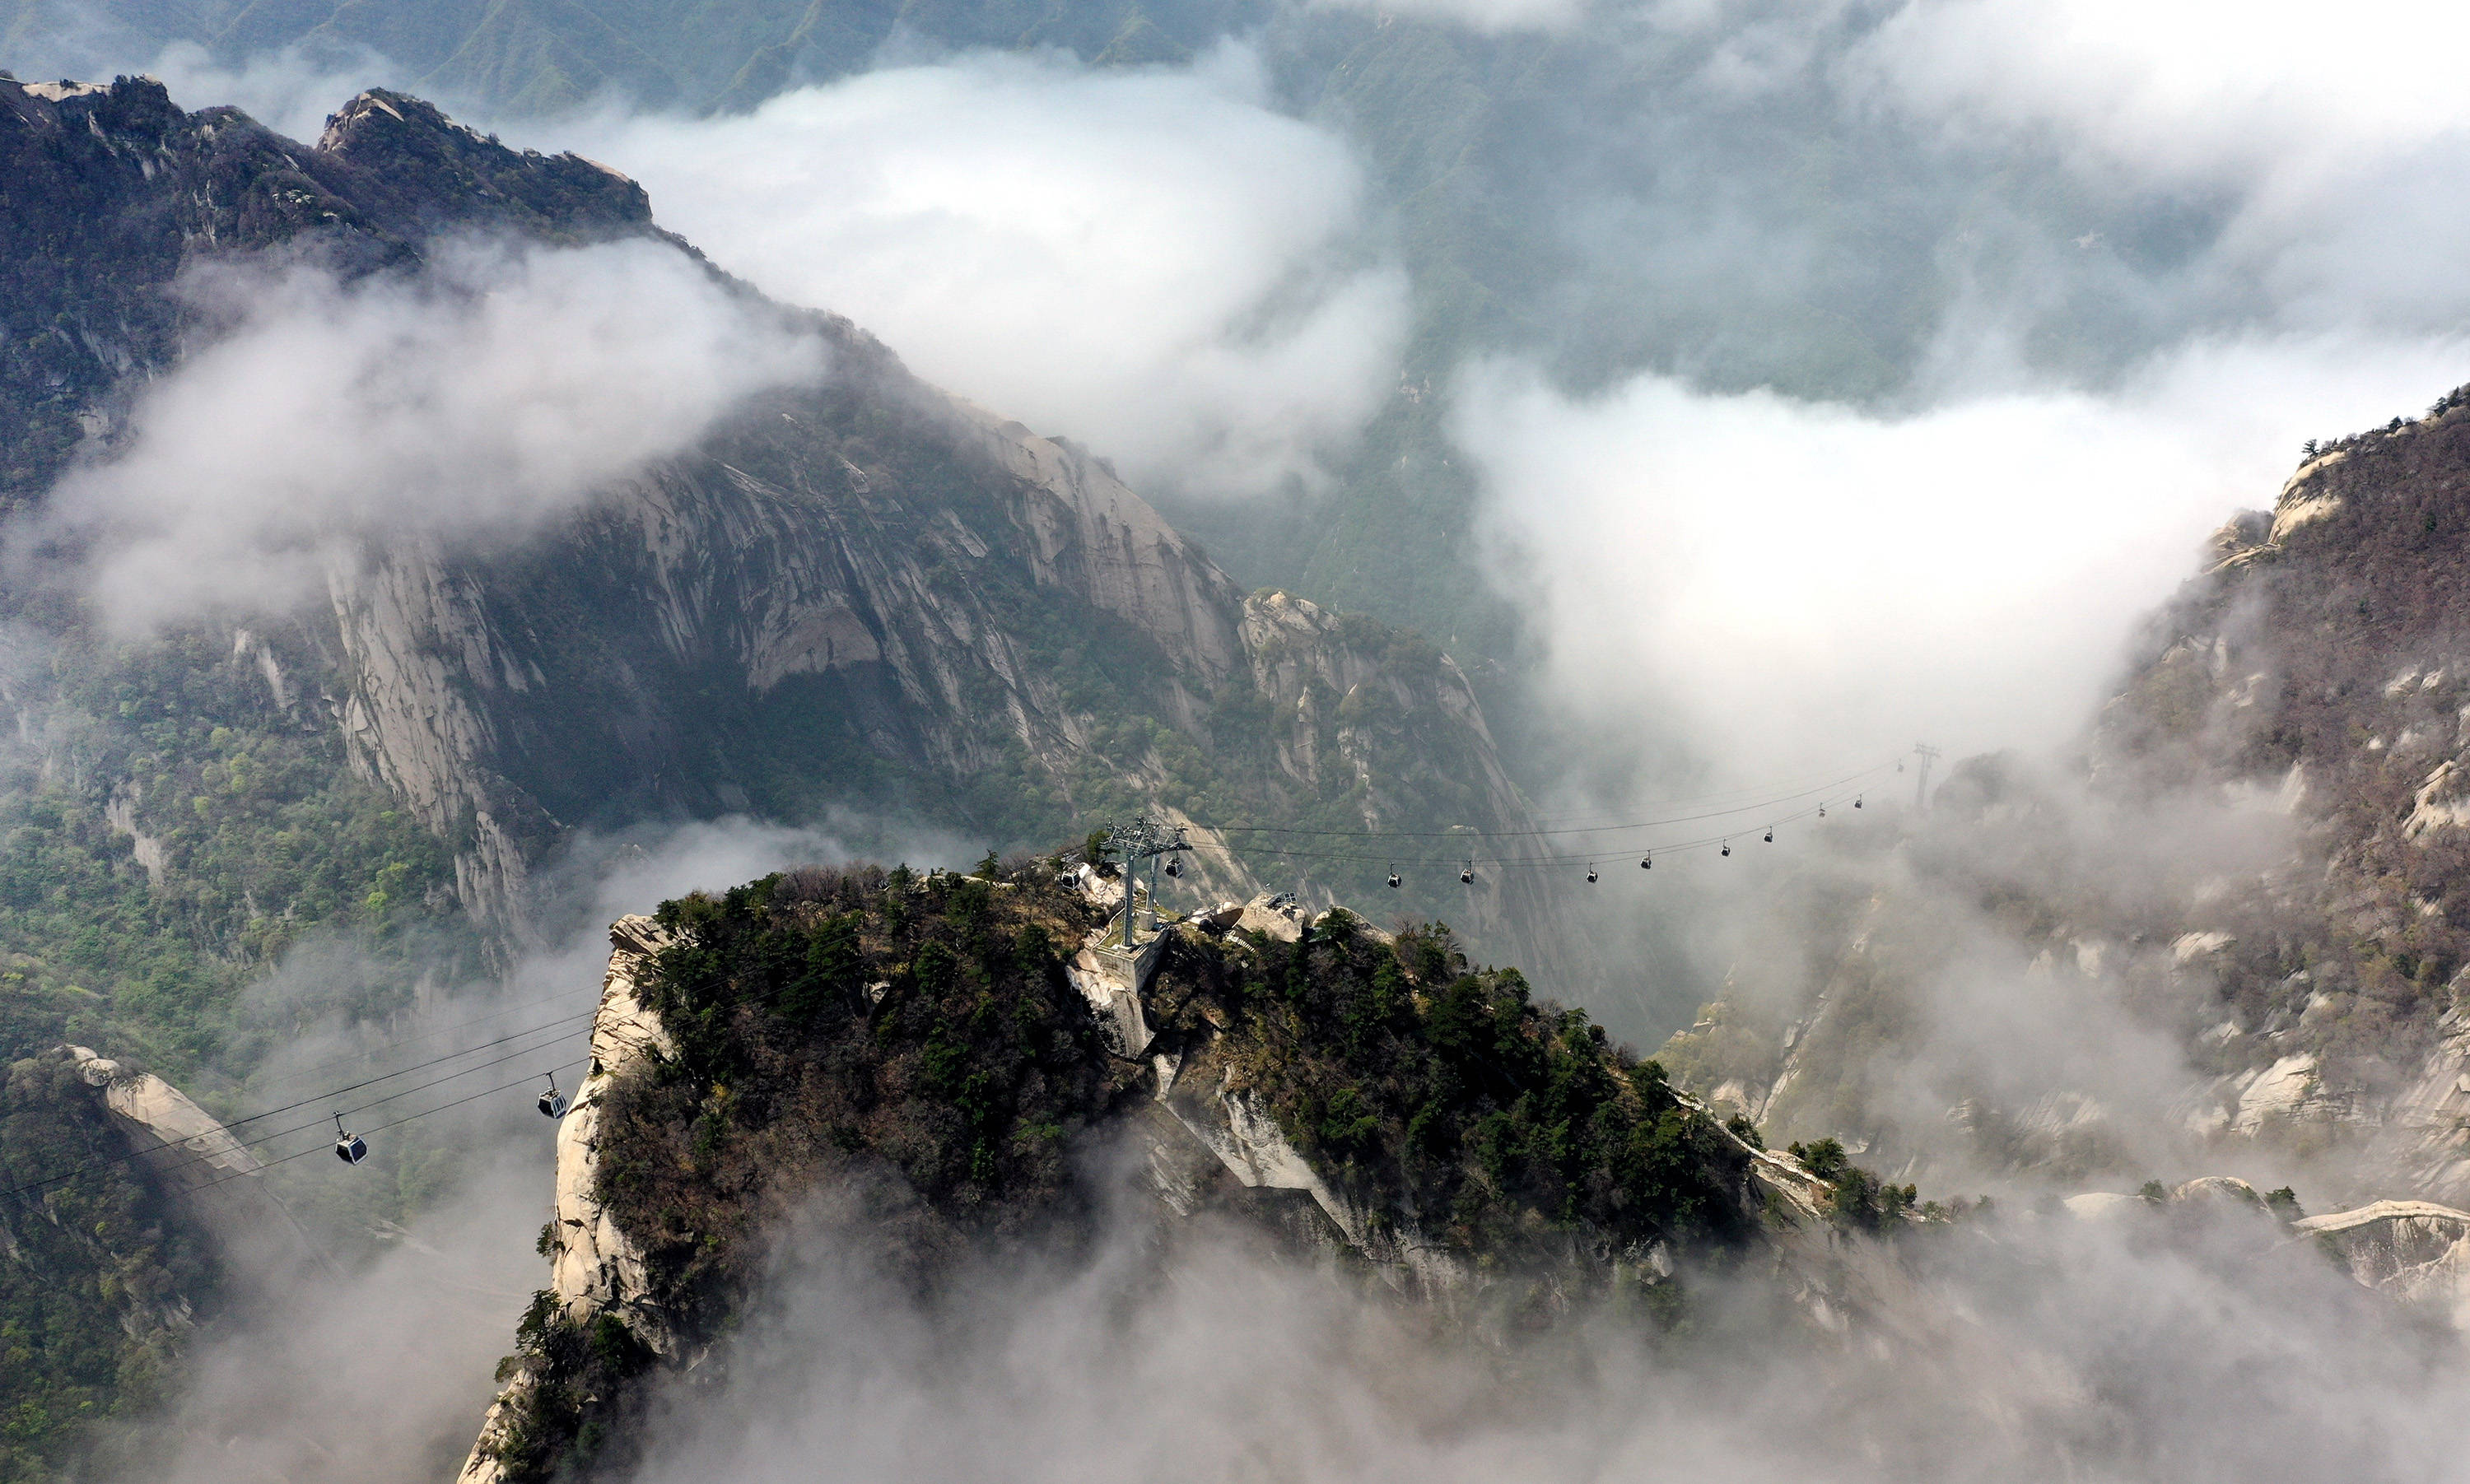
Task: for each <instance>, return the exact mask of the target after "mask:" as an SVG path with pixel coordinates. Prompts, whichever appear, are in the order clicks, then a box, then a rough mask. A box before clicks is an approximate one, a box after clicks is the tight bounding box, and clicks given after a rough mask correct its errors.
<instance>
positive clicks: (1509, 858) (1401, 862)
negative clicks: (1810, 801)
mask: <svg viewBox="0 0 2470 1484" xmlns="http://www.w3.org/2000/svg"><path fill="white" fill-rule="evenodd" d="M1843 797H1844V796H1841V795H1838V796H1836V797H1835V798H1832V799H1829V800H1826V801H1825V802H1826V803H1840V802H1842V801H1843ZM1823 806H1824V805H1823V804H1820V805H1811V806H1807V807H1805V808H1801V809H1796V810H1794V811H1793V812H1791V813H1789V814H1778V815H1772V816H1770V817H1769V818H1770V821H1771V823H1769V824H1768V825H1767V826H1765V829H1764V830H1763V831H1762V833H1767V834H1771V833H1772V832H1773V830H1774V828H1775V826H1777V825H1781V824H1790V823H1795V822H1797V821H1801V820H1806V819H1815V818H1817V817H1818V810H1819V808H1821V807H1823ZM1731 839H1732V837H1731V836H1730V835H1729V834H1725V835H1704V836H1700V837H1699V838H1697V839H1695V840H1682V841H1675V842H1669V843H1666V844H1661V845H1656V846H1651V847H1649V848H1648V849H1647V850H1646V851H1645V852H1644V853H1643V855H1642V856H1641V857H1640V867H1641V869H1642V870H1652V869H1653V868H1652V867H1650V866H1648V865H1647V864H1646V863H1647V862H1648V861H1650V860H1652V859H1653V858H1654V857H1656V856H1658V855H1670V854H1674V853H1676V852H1679V851H1683V850H1703V849H1706V848H1707V847H1709V846H1719V847H1720V846H1725V845H1727V844H1729V842H1730V841H1731ZM1244 853H1245V855H1247V856H1261V857H1273V858H1277V859H1281V860H1298V861H1386V862H1389V863H1390V866H1391V868H1392V869H1393V870H1403V868H1406V867H1412V866H1433V867H1446V866H1457V867H1459V868H1460V870H1459V873H1458V879H1459V880H1460V881H1466V880H1468V879H1469V875H1470V873H1471V872H1472V871H1473V870H1474V868H1476V867H1478V866H1498V867H1502V868H1504V869H1508V870H1549V869H1551V868H1554V867H1562V866H1584V865H1587V864H1589V863H1590V862H1594V861H1600V860H1601V859H1602V857H1601V856H1600V855H1595V854H1592V853H1587V852H1571V853H1560V854H1547V855H1476V856H1463V855H1460V856H1426V857H1423V858H1421V859H1415V858H1410V857H1406V856H1396V857H1392V856H1386V855H1372V854H1367V853H1364V852H1361V851H1350V850H1312V849H1285V850H1278V849H1266V850H1265V849H1247V850H1246V851H1245V852H1244ZM1725 853H1726V854H1730V853H1731V851H1729V850H1726V851H1725Z"/></svg>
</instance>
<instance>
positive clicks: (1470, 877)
mask: <svg viewBox="0 0 2470 1484" xmlns="http://www.w3.org/2000/svg"><path fill="white" fill-rule="evenodd" d="M1458 880H1459V882H1460V883H1461V884H1465V885H1472V884H1473V883H1474V881H1475V868H1474V867H1472V866H1469V867H1468V868H1467V869H1466V870H1461V871H1459V872H1458Z"/></svg>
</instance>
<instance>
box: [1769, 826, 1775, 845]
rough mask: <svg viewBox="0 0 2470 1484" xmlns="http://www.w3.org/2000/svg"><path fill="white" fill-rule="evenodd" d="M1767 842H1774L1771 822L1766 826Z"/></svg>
mask: <svg viewBox="0 0 2470 1484" xmlns="http://www.w3.org/2000/svg"><path fill="white" fill-rule="evenodd" d="M1767 844H1769V845H1773V844H1775V826H1774V825H1772V824H1770V825H1768V826H1767Z"/></svg>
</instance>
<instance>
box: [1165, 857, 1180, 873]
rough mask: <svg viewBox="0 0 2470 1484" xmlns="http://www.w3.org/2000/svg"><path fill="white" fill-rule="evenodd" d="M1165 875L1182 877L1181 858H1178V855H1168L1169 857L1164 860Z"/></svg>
mask: <svg viewBox="0 0 2470 1484" xmlns="http://www.w3.org/2000/svg"><path fill="white" fill-rule="evenodd" d="M1166 873H1167V874H1168V875H1170V876H1180V875H1182V874H1183V857H1182V856H1180V855H1170V856H1168V857H1167V858H1166Z"/></svg>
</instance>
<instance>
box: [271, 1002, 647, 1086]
mask: <svg viewBox="0 0 2470 1484" xmlns="http://www.w3.org/2000/svg"><path fill="white" fill-rule="evenodd" d="M599 992H600V991H599V990H597V989H590V990H586V989H561V990H559V991H558V992H557V993H555V994H545V995H542V996H540V997H539V998H537V999H531V1000H523V1001H519V1002H517V1003H516V1004H513V1005H509V1006H507V1007H506V1008H505V1009H501V1010H493V1011H491V1012H490V1013H488V1014H486V1015H475V1016H473V1017H472V1018H471V1019H469V1020H458V1021H455V1022H454V1024H452V1025H446V1026H440V1027H438V1028H437V1029H436V1030H434V1031H423V1032H420V1033H419V1034H417V1035H404V1036H395V1037H392V1038H390V1039H388V1040H385V1041H382V1042H380V1043H379V1044H378V1045H376V1046H373V1047H370V1048H369V1049H368V1050H366V1051H357V1052H346V1053H344V1054H343V1055H339V1056H329V1057H327V1058H326V1059H324V1060H323V1061H311V1062H305V1063H303V1064H301V1065H300V1066H297V1067H294V1068H292V1069H291V1071H289V1072H286V1073H284V1074H283V1075H282V1076H280V1077H270V1078H267V1079H266V1080H264V1081H262V1082H256V1083H254V1084H253V1085H255V1086H256V1087H258V1088H259V1089H261V1090H263V1089H265V1088H268V1087H281V1086H284V1085H286V1084H288V1083H291V1082H301V1081H307V1080H308V1079H309V1077H310V1074H312V1073H315V1072H321V1071H324V1070H326V1069H328V1068H330V1067H340V1066H348V1065H350V1064H352V1063H354V1062H369V1061H374V1060H376V1059H377V1058H378V1057H380V1056H383V1055H385V1054H386V1053H387V1052H389V1051H392V1050H395V1049H397V1048H399V1047H405V1046H416V1045H418V1044H420V1043H421V1042H423V1041H433V1040H436V1039H437V1038H438V1037H439V1036H442V1035H452V1034H454V1032H457V1031H468V1030H470V1029H471V1028H472V1027H474V1026H484V1025H487V1024H488V1023H489V1022H490V1021H493V1020H503V1019H505V1018H506V1017H507V1016H508V1015H511V1014H514V1013H515V1012H516V1011H517V1010H524V1009H531V1008H532V1007H533V1006H535V1005H548V1004H550V1003H552V1002H554V1001H558V1000H571V999H572V998H574V997H575V996H577V995H580V994H587V993H588V994H593V995H595V996H596V995H597V994H599Z"/></svg>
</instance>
